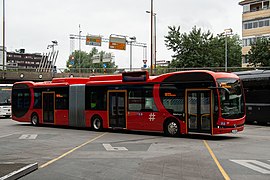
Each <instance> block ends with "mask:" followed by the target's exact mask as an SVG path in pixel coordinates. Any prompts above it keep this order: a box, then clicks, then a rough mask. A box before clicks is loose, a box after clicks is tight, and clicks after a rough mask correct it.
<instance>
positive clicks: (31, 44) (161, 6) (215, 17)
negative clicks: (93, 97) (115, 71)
mask: <svg viewBox="0 0 270 180" xmlns="http://www.w3.org/2000/svg"><path fill="white" fill-rule="evenodd" d="M239 1H240V0H154V12H155V13H156V14H157V60H171V55H173V52H172V51H169V50H167V48H166V46H165V43H164V36H165V35H167V34H168V26H173V25H175V26H180V27H181V31H182V32H189V31H190V30H191V28H192V27H193V26H195V25H196V26H197V27H200V28H202V29H203V30H204V31H207V30H210V31H211V32H212V33H214V34H215V35H216V34H218V33H221V32H223V30H224V29H226V28H232V29H233V31H234V33H236V34H239V35H240V36H241V31H242V26H241V17H242V7H241V6H240V5H238V3H239ZM2 2H3V0H1V11H0V12H1V38H0V41H1V43H0V44H2V42H3V40H2V39H3V38H2V31H3V30H2V29H3V28H2V18H3V16H2V14H3V13H2V11H3V7H2V4H3V3H2ZM5 2H6V47H7V48H8V51H14V50H15V49H20V48H24V49H26V52H29V53H35V52H39V53H46V52H49V51H50V50H48V49H47V46H48V45H49V44H51V41H52V40H57V41H58V44H59V45H58V46H57V47H56V49H58V50H59V56H58V59H57V62H56V65H57V66H58V67H65V65H66V61H67V59H68V56H69V53H70V39H69V35H70V34H79V24H80V25H81V30H82V35H87V34H92V35H102V36H103V37H104V38H108V37H109V36H110V34H119V35H126V36H135V37H136V38H137V42H142V43H147V45H148V49H147V56H148V65H149V64H150V62H149V59H150V14H147V13H146V11H147V10H150V0H113V1H112V0H5ZM92 47H93V46H86V45H85V42H82V50H84V51H87V52H88V51H89V50H90V49H91V48H92ZM78 48H79V45H78V41H76V43H75V49H78ZM98 49H99V50H105V51H106V52H113V53H114V55H115V62H116V65H118V66H119V67H126V68H128V67H129V53H130V52H129V49H130V48H129V47H127V50H126V51H120V50H112V49H108V43H103V44H102V47H98ZM142 60H143V48H141V47H133V63H132V65H133V67H137V68H139V67H142V65H143V62H142Z"/></svg>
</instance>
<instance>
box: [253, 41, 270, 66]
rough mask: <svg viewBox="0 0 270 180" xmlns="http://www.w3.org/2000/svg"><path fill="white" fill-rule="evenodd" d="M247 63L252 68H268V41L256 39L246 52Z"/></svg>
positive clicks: (269, 59) (269, 46) (269, 60)
mask: <svg viewBox="0 0 270 180" xmlns="http://www.w3.org/2000/svg"><path fill="white" fill-rule="evenodd" d="M248 56H249V63H251V64H252V65H254V66H270V40H269V39H266V38H260V39H259V38H258V39H257V40H256V43H254V44H252V46H251V49H250V51H249V52H248Z"/></svg>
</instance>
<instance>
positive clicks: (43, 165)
mask: <svg viewBox="0 0 270 180" xmlns="http://www.w3.org/2000/svg"><path fill="white" fill-rule="evenodd" d="M105 134H107V133H103V134H101V135H99V136H97V137H95V138H93V139H90V140H89V141H87V142H85V143H83V144H81V145H79V146H77V147H75V148H73V149H71V150H69V151H68V152H66V153H64V154H62V155H61V156H59V157H57V158H54V159H52V160H50V161H48V162H46V163H45V164H42V165H41V166H40V167H39V168H44V167H46V166H48V165H50V164H52V163H54V162H55V161H58V160H60V159H62V158H63V157H65V156H67V155H69V154H70V153H72V152H74V151H76V150H77V149H79V148H81V147H83V146H85V145H87V144H89V143H91V142H93V141H95V140H97V139H99V138H101V137H102V136H104V135H105Z"/></svg>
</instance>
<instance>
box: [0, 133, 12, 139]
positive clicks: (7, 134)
mask: <svg viewBox="0 0 270 180" xmlns="http://www.w3.org/2000/svg"><path fill="white" fill-rule="evenodd" d="M12 135H13V134H7V135H3V136H0V138H4V137H8V136H12Z"/></svg>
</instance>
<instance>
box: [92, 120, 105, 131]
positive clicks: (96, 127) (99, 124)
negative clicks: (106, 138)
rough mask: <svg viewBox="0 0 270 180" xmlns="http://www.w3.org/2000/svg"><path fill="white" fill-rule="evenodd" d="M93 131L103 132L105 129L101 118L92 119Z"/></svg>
mask: <svg viewBox="0 0 270 180" xmlns="http://www.w3.org/2000/svg"><path fill="white" fill-rule="evenodd" d="M92 129H93V130H95V131H101V130H102V129H103V125H102V119H101V118H100V117H99V116H95V117H94V118H93V119H92Z"/></svg>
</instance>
